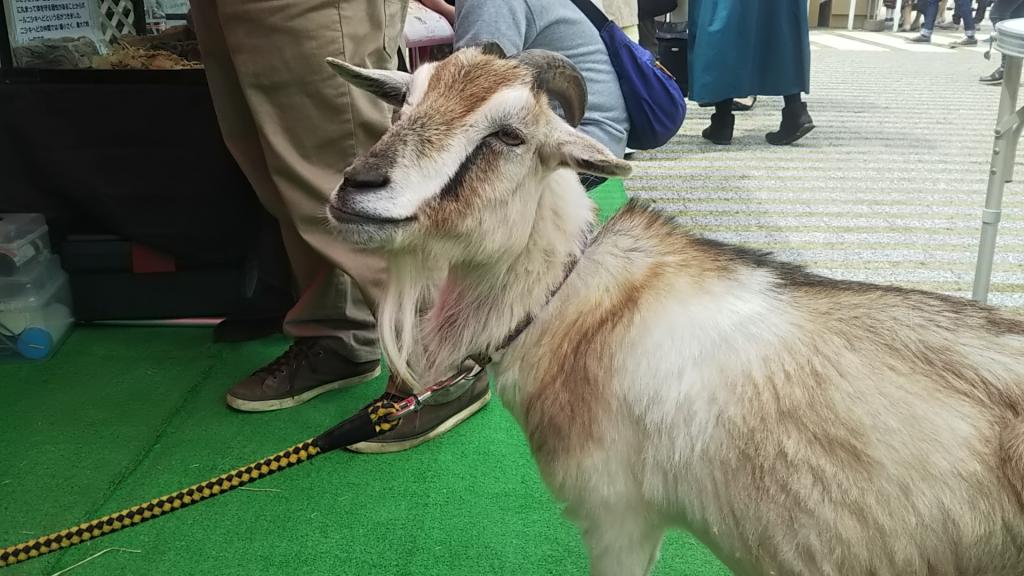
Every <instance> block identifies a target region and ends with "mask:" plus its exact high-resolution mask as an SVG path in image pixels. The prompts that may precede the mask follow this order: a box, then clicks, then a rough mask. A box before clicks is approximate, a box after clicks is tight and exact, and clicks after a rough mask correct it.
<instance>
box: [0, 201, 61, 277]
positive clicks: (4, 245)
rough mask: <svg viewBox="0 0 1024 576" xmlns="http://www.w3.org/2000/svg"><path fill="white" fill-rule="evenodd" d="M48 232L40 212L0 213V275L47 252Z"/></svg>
mask: <svg viewBox="0 0 1024 576" xmlns="http://www.w3.org/2000/svg"><path fill="white" fill-rule="evenodd" d="M48 232H49V228H48V227H47V226H46V220H45V219H44V218H43V215H42V214H0V277H5V276H13V275H14V274H15V273H16V272H17V271H18V269H19V268H21V267H23V266H27V265H28V264H29V263H31V262H32V261H33V260H35V259H37V258H40V257H42V256H44V255H46V254H48V253H49V252H50V235H49V233H48Z"/></svg>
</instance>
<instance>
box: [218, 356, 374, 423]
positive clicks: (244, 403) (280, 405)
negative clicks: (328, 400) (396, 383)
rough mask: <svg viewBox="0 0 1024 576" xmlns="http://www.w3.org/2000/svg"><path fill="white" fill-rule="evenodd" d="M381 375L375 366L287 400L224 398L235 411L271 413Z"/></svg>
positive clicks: (229, 396)
mask: <svg viewBox="0 0 1024 576" xmlns="http://www.w3.org/2000/svg"><path fill="white" fill-rule="evenodd" d="M380 375H381V367H380V366H377V368H375V369H374V370H373V371H372V372H367V373H366V374H361V375H359V376H353V377H352V378H345V379H344V380H338V381H335V382H328V383H327V384H324V385H322V386H317V387H316V388H311V389H309V390H307V391H305V392H303V393H302V394H299V395H298V396H291V397H289V398H279V399H277V400H242V399H241V398H235V397H234V396H232V395H231V394H228V395H227V396H226V398H227V403H228V406H230V407H232V408H234V409H235V410H240V411H242V412H271V411H273V410H283V409H285V408H292V407H295V406H298V405H299V404H304V403H306V402H309V401H310V400H312V399H313V398H316V397H317V396H319V395H321V394H323V393H325V392H330V391H332V390H340V389H342V388H349V387H351V386H355V385H356V384H362V383H363V382H368V381H370V380H373V379H374V378H376V377H378V376H380Z"/></svg>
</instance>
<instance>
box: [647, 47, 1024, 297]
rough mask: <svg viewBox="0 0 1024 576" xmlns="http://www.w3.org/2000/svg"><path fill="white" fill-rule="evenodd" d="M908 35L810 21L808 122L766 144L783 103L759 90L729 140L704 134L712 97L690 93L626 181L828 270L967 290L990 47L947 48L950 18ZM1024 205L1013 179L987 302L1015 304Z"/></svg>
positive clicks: (736, 235)
mask: <svg viewBox="0 0 1024 576" xmlns="http://www.w3.org/2000/svg"><path fill="white" fill-rule="evenodd" d="M986 35H987V33H985V32H983V33H982V37H985V36H986ZM902 36H907V35H906V34H904V35H900V34H891V33H868V32H853V33H848V32H845V31H843V32H834V31H829V32H814V33H813V35H812V43H813V46H814V50H813V51H812V66H811V83H812V86H811V94H810V95H809V96H808V97H807V100H808V102H809V107H810V111H811V114H812V116H813V117H814V120H815V123H816V125H817V129H816V130H815V131H814V132H812V133H811V134H810V135H809V136H807V137H806V138H805V139H804V140H802V141H800V142H799V143H798V144H797V145H794V146H791V147H782V148H776V147H772V146H769V145H767V144H766V143H765V141H764V134H765V133H766V132H768V131H771V130H773V129H775V128H776V127H777V125H778V121H779V111H780V108H781V106H782V102H781V98H762V99H760V100H759V101H758V103H757V105H756V107H755V108H754V110H752V111H750V112H744V113H739V114H738V115H737V121H736V137H735V140H734V143H733V145H732V146H727V147H718V146H714V145H712V144H710V143H706V142H705V141H704V140H703V139H701V138H700V131H701V130H702V129H703V128H704V127H705V126H707V123H708V118H709V117H710V114H711V111H712V110H711V109H707V108H698V107H697V106H696V105H695V104H691V108H690V112H689V115H688V118H687V121H686V125H685V126H684V129H683V130H682V132H681V133H680V135H679V136H678V137H677V138H676V139H675V140H673V142H672V143H671V144H670V145H668V146H666V147H664V148H662V149H659V150H656V151H652V152H644V153H638V154H637V156H636V158H635V160H636V162H635V166H636V172H635V176H634V177H633V178H631V179H630V181H629V182H628V185H627V188H628V191H629V193H630V194H631V195H634V196H642V197H646V198H649V199H652V200H654V201H656V202H657V203H658V204H659V205H660V206H661V207H662V208H664V209H665V210H668V211H670V212H672V213H674V214H676V215H677V216H679V218H681V220H682V221H683V222H685V223H687V224H689V225H690V226H691V227H692V228H693V229H694V230H696V231H699V232H701V233H705V234H707V235H708V236H712V237H715V238H719V239H722V240H727V241H733V242H740V243H744V244H747V245H752V246H756V247H761V248H767V249H771V250H774V251H775V252H776V253H777V254H778V255H779V256H781V257H783V258H786V259H790V260H794V261H798V262H801V263H804V264H806V265H807V266H809V267H810V268H812V269H814V270H816V271H819V272H822V273H825V274H828V275H830V276H834V277H839V278H846V279H856V280H865V281H874V282H882V283H889V284H897V285H902V286H910V287H917V288H924V289H929V290H936V291H940V292H945V293H949V294H956V295H961V296H969V295H970V290H971V283H972V280H973V277H974V263H975V258H976V256H977V246H978V238H979V234H980V225H981V208H982V206H983V204H984V198H985V189H986V183H987V174H988V165H989V157H990V151H991V146H992V130H993V127H994V125H995V114H996V108H997V105H998V100H999V88H998V87H992V86H984V85H982V84H979V83H978V81H977V78H978V77H979V76H981V75H983V74H987V73H988V72H990V71H991V70H992V69H993V68H994V65H995V62H997V60H998V53H996V54H994V59H993V60H992V61H986V60H985V59H984V58H983V56H982V54H981V51H980V50H978V49H967V50H963V49H957V50H952V49H949V48H946V47H944V44H945V43H948V42H949V41H951V40H955V39H957V38H958V37H959V35H958V34H956V33H952V34H950V33H939V34H938V37H937V38H936V39H935V44H934V45H932V46H919V45H909V44H906V43H904V42H903V39H902ZM1019 157H1020V158H1024V150H1022V154H1020V155H1019ZM1019 164H1020V162H1018V165H1019ZM1018 171H1019V172H1020V171H1021V169H1020V168H1018ZM1021 174H1022V175H1024V172H1021ZM1022 177H1024V176H1022ZM1022 216H1024V189H1022V186H1021V184H1020V183H1011V184H1009V185H1007V188H1006V197H1005V204H1004V215H1003V222H1002V224H1001V225H1000V236H999V240H998V244H997V260H996V265H995V270H994V275H993V286H992V295H991V297H990V302H991V303H993V304H996V305H1000V306H1008V307H1015V308H1017V307H1022V308H1024V217H1022Z"/></svg>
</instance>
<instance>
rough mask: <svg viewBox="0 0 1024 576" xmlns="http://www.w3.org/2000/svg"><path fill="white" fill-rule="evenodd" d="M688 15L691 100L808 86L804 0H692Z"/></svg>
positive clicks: (784, 91)
mask: <svg viewBox="0 0 1024 576" xmlns="http://www.w3.org/2000/svg"><path fill="white" fill-rule="evenodd" d="M688 20H689V25H688V27H689V36H690V40H689V74H690V77H689V94H687V96H688V97H689V99H690V100H693V101H694V102H699V103H701V104H710V103H713V102H720V101H722V100H727V99H729V98H744V97H746V96H785V95H787V94H796V93H798V92H805V93H806V92H810V90H811V47H810V40H809V36H808V29H807V0H690V4H689V18H688Z"/></svg>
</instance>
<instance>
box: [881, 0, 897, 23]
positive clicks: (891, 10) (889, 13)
mask: <svg viewBox="0 0 1024 576" xmlns="http://www.w3.org/2000/svg"><path fill="white" fill-rule="evenodd" d="M882 4H883V5H884V6H885V25H886V30H889V29H890V28H892V23H893V18H894V17H895V15H896V0H883V2H882Z"/></svg>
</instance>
